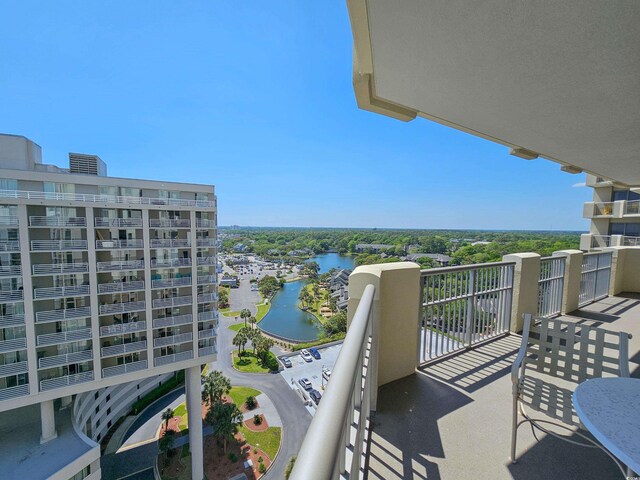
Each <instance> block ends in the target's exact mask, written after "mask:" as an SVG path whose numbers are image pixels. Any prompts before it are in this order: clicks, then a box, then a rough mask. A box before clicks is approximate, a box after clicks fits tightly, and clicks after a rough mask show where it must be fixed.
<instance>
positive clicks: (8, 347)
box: [0, 338, 27, 353]
mask: <svg viewBox="0 0 640 480" xmlns="http://www.w3.org/2000/svg"><path fill="white" fill-rule="evenodd" d="M25 348H27V339H26V338H12V339H9V340H1V341H0V353H6V352H15V351H16V350H24V349H25Z"/></svg>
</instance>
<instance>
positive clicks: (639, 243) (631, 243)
mask: <svg viewBox="0 0 640 480" xmlns="http://www.w3.org/2000/svg"><path fill="white" fill-rule="evenodd" d="M622 245H623V246H625V247H640V237H629V236H625V237H623V238H622Z"/></svg>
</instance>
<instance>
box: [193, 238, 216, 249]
mask: <svg viewBox="0 0 640 480" xmlns="http://www.w3.org/2000/svg"><path fill="white" fill-rule="evenodd" d="M196 246H198V247H215V246H216V240H215V238H198V239H197V240H196Z"/></svg>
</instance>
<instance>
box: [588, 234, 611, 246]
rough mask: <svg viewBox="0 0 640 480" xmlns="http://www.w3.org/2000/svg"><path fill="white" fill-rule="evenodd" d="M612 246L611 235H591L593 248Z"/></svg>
mask: <svg viewBox="0 0 640 480" xmlns="http://www.w3.org/2000/svg"><path fill="white" fill-rule="evenodd" d="M609 246H611V235H591V248H605V247H609Z"/></svg>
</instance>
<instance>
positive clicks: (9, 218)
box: [0, 215, 20, 227]
mask: <svg viewBox="0 0 640 480" xmlns="http://www.w3.org/2000/svg"><path fill="white" fill-rule="evenodd" d="M19 224H20V223H19V221H18V217H16V216H14V215H3V216H1V217H0V226H2V227H17V226H18V225H19Z"/></svg>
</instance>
